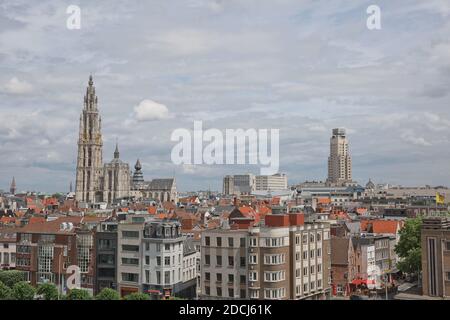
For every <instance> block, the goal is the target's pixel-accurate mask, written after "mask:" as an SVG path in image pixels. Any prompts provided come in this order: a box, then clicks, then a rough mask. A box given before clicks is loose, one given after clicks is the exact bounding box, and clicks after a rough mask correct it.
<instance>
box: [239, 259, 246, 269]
mask: <svg viewBox="0 0 450 320" xmlns="http://www.w3.org/2000/svg"><path fill="white" fill-rule="evenodd" d="M240 260H241V263H240V266H241V267H245V257H241V259H240Z"/></svg>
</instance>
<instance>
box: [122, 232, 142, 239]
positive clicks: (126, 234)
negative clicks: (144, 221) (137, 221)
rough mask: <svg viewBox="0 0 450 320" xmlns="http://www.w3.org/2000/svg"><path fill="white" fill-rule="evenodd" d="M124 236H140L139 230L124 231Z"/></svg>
mask: <svg viewBox="0 0 450 320" xmlns="http://www.w3.org/2000/svg"><path fill="white" fill-rule="evenodd" d="M122 238H139V231H122Z"/></svg>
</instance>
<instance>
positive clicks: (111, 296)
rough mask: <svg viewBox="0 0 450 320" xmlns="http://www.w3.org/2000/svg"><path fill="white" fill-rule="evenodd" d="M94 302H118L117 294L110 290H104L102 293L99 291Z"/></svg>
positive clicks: (118, 296)
mask: <svg viewBox="0 0 450 320" xmlns="http://www.w3.org/2000/svg"><path fill="white" fill-rule="evenodd" d="M95 299H96V300H120V295H119V293H118V292H117V291H116V290H114V289H110V288H104V289H102V291H100V292H99V293H98V294H97V295H96V296H95Z"/></svg>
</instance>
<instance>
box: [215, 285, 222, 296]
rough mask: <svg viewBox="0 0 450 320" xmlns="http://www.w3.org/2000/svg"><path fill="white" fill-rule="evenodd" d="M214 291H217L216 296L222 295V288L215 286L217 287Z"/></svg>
mask: <svg viewBox="0 0 450 320" xmlns="http://www.w3.org/2000/svg"><path fill="white" fill-rule="evenodd" d="M216 291H217V296H218V297H221V296H222V288H220V287H217V288H216Z"/></svg>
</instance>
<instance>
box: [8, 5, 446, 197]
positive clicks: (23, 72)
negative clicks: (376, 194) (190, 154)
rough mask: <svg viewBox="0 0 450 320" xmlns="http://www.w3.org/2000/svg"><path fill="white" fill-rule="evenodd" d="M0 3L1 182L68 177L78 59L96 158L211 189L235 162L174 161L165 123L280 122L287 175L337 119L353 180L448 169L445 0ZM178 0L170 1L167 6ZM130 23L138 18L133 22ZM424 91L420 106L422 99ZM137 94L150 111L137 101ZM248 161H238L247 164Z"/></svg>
mask: <svg viewBox="0 0 450 320" xmlns="http://www.w3.org/2000/svg"><path fill="white" fill-rule="evenodd" d="M78 3H79V6H80V7H81V9H82V27H81V29H80V30H67V29H66V28H65V20H66V18H67V15H66V13H65V9H66V4H54V1H53V2H51V1H42V2H41V3H39V4H32V5H29V4H28V3H27V2H26V1H14V2H12V1H4V2H3V3H2V5H1V6H0V25H1V26H2V28H1V30H2V31H0V61H1V62H0V66H1V67H0V68H1V70H2V72H1V74H0V99H1V101H2V105H1V107H0V119H2V120H3V121H2V122H3V123H2V125H1V126H0V146H1V150H2V153H3V154H4V156H3V157H2V158H1V159H0V189H4V190H8V189H9V184H10V183H11V179H12V177H13V176H15V178H16V181H17V185H18V190H36V191H43V192H50V193H51V192H56V191H63V190H68V188H69V184H70V181H72V182H75V167H76V152H77V151H76V149H77V132H78V131H77V130H78V119H79V113H80V111H81V108H82V103H83V94H84V89H85V85H86V82H87V78H88V76H89V74H90V73H92V74H93V76H94V79H95V84H96V89H97V94H98V98H99V109H100V113H101V114H102V118H103V137H104V159H105V160H106V161H109V160H110V159H112V157H113V151H114V148H115V141H116V138H117V139H118V142H119V148H120V152H121V158H123V160H124V161H126V162H128V163H129V164H130V166H131V167H132V168H133V167H134V163H135V162H136V160H137V159H138V158H139V159H140V160H141V163H142V166H143V172H144V176H145V178H146V179H151V178H155V177H163V176H172V175H173V174H175V177H176V179H177V185H178V188H179V190H180V191H188V190H199V189H208V188H211V189H213V190H214V189H215V190H220V189H221V184H222V178H223V176H225V175H226V174H238V173H245V172H247V171H252V172H256V170H258V169H259V167H258V168H256V167H253V168H250V167H248V166H238V165H231V166H205V165H200V166H196V167H181V166H175V165H173V164H172V163H171V161H170V152H171V149H172V147H173V146H174V143H172V142H170V133H171V132H172V131H173V130H174V129H176V128H192V125H193V121H194V120H196V119H198V120H202V121H203V122H204V123H205V127H208V128H220V129H224V128H245V127H251V128H256V129H258V128H279V129H280V172H282V173H286V174H287V175H288V179H289V183H290V184H292V183H297V182H301V181H304V180H325V179H326V175H327V157H328V153H329V138H330V136H331V129H332V128H335V127H343V128H345V129H346V130H347V132H348V139H349V146H350V154H351V156H352V163H353V176H354V180H356V181H358V182H359V183H361V184H365V183H366V182H367V181H368V179H369V178H372V180H373V181H375V182H377V183H381V182H383V183H392V184H402V185H448V181H450V170H449V169H450V168H449V165H448V164H449V162H450V148H448V146H449V144H450V111H449V110H448V104H449V102H450V99H449V95H448V89H447V88H448V85H450V63H449V62H448V61H450V59H449V58H450V32H449V31H450V23H449V22H447V21H446V18H448V15H449V14H450V5H449V4H447V3H446V2H445V1H427V2H426V3H423V2H421V1H414V3H411V1H408V6H406V5H405V3H406V1H398V2H396V3H388V2H386V1H378V3H379V5H380V7H381V9H382V17H383V18H382V19H383V20H382V29H381V30H377V31H369V30H367V28H366V26H365V22H366V17H367V15H366V13H365V8H367V6H368V5H369V4H371V3H370V1H361V2H360V3H352V4H349V3H345V1H336V2H335V3H333V4H329V3H327V2H325V1H314V2H312V1H301V2H299V1H288V0H284V1H282V2H280V5H279V6H278V7H277V8H273V7H271V6H270V4H269V2H264V1H263V2H261V1H259V2H258V4H259V6H256V2H255V1H249V2H247V3H246V4H243V3H238V2H236V1H227V2H224V1H187V2H181V1H180V2H176V5H175V4H172V5H169V4H161V3H155V2H152V3H145V4H143V3H137V2H133V3H134V5H129V4H127V5H112V4H110V3H108V2H105V1H99V2H96V3H95V4H94V3H89V2H85V1H79V2H78ZM175 6H176V8H177V10H174V8H175ZM133 30H144V31H142V32H133ZM424 106H425V107H424ZM146 110H151V112H146ZM250 169H253V170H250Z"/></svg>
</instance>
